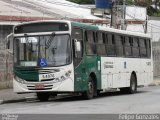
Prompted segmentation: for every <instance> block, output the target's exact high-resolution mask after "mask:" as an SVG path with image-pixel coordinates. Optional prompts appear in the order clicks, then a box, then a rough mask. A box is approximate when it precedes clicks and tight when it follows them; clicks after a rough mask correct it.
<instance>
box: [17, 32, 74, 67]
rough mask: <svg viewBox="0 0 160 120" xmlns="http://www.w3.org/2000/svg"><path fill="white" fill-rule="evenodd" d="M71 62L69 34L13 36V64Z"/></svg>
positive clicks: (53, 64)
mask: <svg viewBox="0 0 160 120" xmlns="http://www.w3.org/2000/svg"><path fill="white" fill-rule="evenodd" d="M70 62H71V47H70V36H69V35H54V34H52V35H45V36H23V37H15V38H14V66H26V67H29V66H37V67H45V66H62V65H66V64H69V63H70Z"/></svg>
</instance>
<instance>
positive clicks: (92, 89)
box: [82, 77, 95, 100]
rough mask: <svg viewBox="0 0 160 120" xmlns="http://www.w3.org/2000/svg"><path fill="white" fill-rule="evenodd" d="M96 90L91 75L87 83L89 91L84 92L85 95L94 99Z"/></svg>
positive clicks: (86, 97)
mask: <svg viewBox="0 0 160 120" xmlns="http://www.w3.org/2000/svg"><path fill="white" fill-rule="evenodd" d="M94 92H95V84H94V82H93V80H92V78H91V77H89V80H88V83H87V91H85V92H84V93H82V95H83V97H84V98H85V99H87V100H89V99H92V98H93V97H94Z"/></svg>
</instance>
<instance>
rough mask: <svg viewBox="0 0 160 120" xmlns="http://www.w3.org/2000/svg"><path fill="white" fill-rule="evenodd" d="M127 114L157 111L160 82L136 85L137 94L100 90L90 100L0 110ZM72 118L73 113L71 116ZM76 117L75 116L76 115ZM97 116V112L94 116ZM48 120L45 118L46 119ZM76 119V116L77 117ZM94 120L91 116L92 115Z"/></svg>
mask: <svg viewBox="0 0 160 120" xmlns="http://www.w3.org/2000/svg"><path fill="white" fill-rule="evenodd" d="M6 113H10V114H127V113H130V114H132V113H135V114H139V113H144V114H148V113H150V114H156V113H160V86H152V87H146V88H139V89H138V92H137V93H136V94H131V95H130V94H122V93H120V92H114V93H105V94H104V93H102V94H101V95H100V96H99V97H97V98H95V99H92V100H83V99H82V98H81V97H79V96H76V97H66V98H62V99H57V100H53V99H51V100H49V101H48V102H39V101H37V100H32V101H26V102H18V103H8V104H2V105H0V114H6ZM73 118H74V116H73ZM76 118H77V117H76ZM94 118H96V116H95V117H94ZM46 120H47V119H46ZM76 120H78V118H77V119H76ZM92 120H93V119H92Z"/></svg>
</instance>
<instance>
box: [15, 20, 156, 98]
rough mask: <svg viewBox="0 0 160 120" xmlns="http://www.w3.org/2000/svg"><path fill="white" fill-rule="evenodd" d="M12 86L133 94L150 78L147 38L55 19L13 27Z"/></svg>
mask: <svg viewBox="0 0 160 120" xmlns="http://www.w3.org/2000/svg"><path fill="white" fill-rule="evenodd" d="M13 53H14V55H13V56H14V65H13V73H14V79H13V87H14V92H16V93H37V96H38V99H39V100H41V101H46V100H48V98H49V97H50V96H51V95H57V94H61V93H80V94H82V95H83V97H85V98H86V99H91V98H93V97H95V96H97V94H98V93H99V92H100V91H103V92H106V91H110V90H113V89H114V90H121V91H125V92H128V93H135V92H136V91H137V87H140V86H147V85H148V84H149V83H151V82H152V80H153V69H152V56H151V39H150V36H149V35H146V34H140V33H134V32H128V31H122V30H117V29H112V28H106V27H99V26H94V25H88V24H83V23H77V22H71V21H64V20H59V21H58V20H56V21H36V22H29V23H23V24H19V25H16V26H15V27H14V29H13Z"/></svg>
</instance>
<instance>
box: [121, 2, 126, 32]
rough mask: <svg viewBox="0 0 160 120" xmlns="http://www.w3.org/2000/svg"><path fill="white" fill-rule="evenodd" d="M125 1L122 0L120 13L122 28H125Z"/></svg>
mask: <svg viewBox="0 0 160 120" xmlns="http://www.w3.org/2000/svg"><path fill="white" fill-rule="evenodd" d="M125 4H126V1H125V0H123V9H122V10H123V15H122V22H121V24H122V30H125V11H126V5H125Z"/></svg>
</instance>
